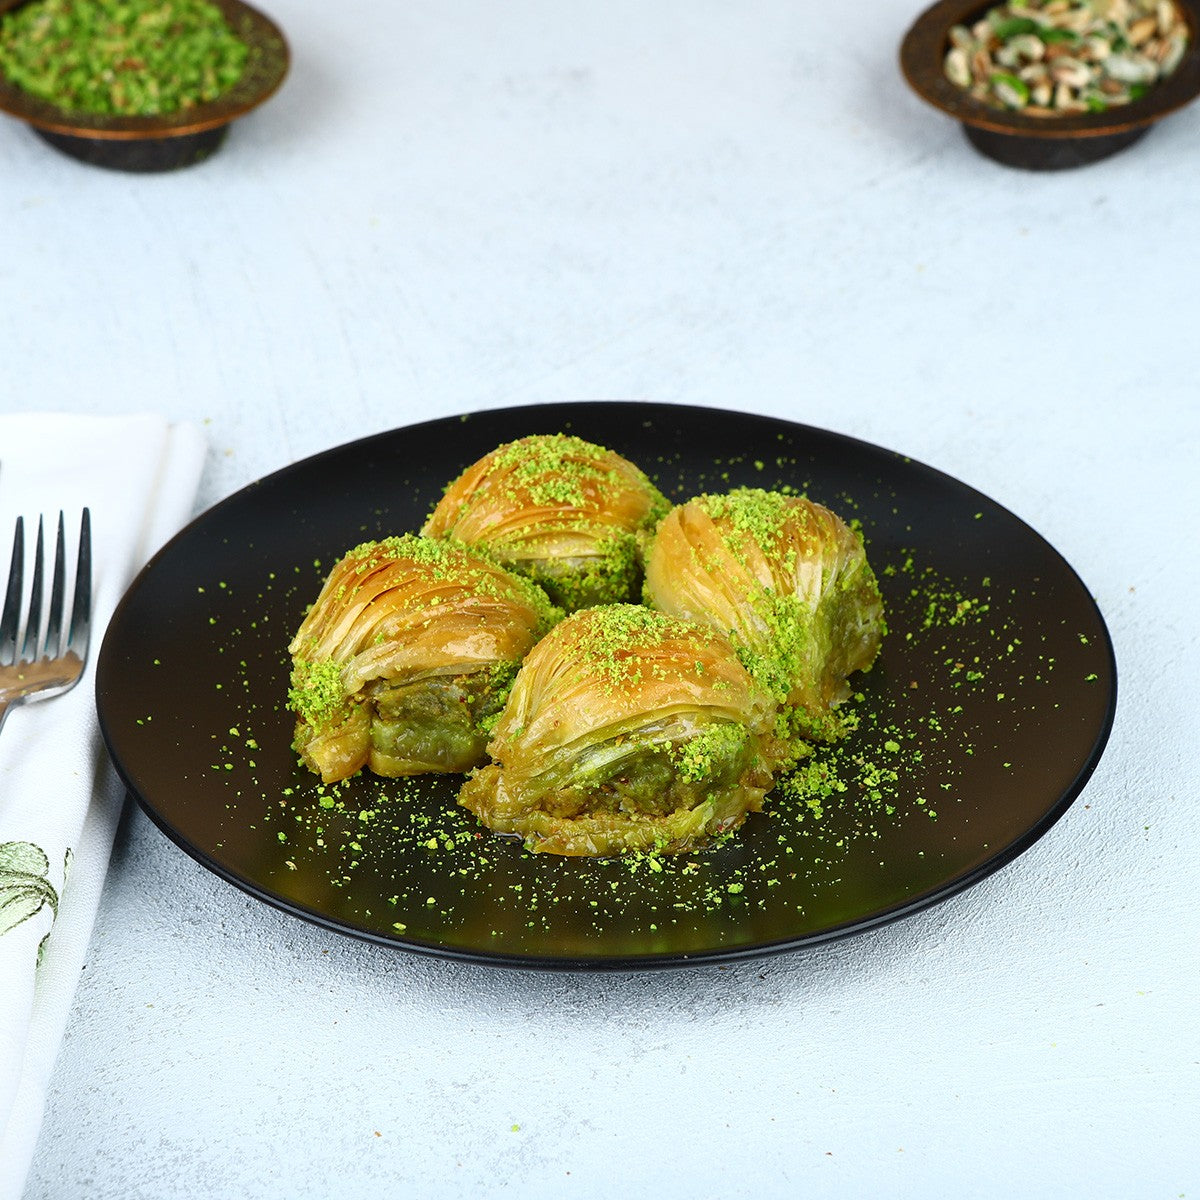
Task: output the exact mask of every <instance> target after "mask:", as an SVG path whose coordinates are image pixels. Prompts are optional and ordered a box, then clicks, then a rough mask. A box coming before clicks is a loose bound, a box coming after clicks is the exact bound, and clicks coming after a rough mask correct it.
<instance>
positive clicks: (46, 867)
mask: <svg viewBox="0 0 1200 1200" xmlns="http://www.w3.org/2000/svg"><path fill="white" fill-rule="evenodd" d="M49 871H50V860H49V859H48V858H47V857H46V852H45V851H44V850H43V849H42V848H41V847H40V846H35V845H34V844H33V843H32V842H4V843H0V934H5V933H7V932H8V931H9V930H10V929H15V928H16V927H17V926H18V925H20V924H21V922H22V921H28V920H29V918H30V917H35V916H37V914H38V913H39V912H41V911H42V907H43V905H46V904H48V905H49V906H50V909H51V912H52V913H53V914H54V916H56V917H57V916H58V893H57V892H56V891H55V890H54V885H53V884H52V883H51V882H50V880H49V879H47V878H46V876H47V874H48V873H49ZM39 957H40V956H39Z"/></svg>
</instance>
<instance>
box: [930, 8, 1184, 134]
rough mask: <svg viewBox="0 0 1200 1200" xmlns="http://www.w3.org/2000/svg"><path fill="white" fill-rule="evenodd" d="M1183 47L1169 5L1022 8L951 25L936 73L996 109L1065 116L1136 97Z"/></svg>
mask: <svg viewBox="0 0 1200 1200" xmlns="http://www.w3.org/2000/svg"><path fill="white" fill-rule="evenodd" d="M1187 45H1188V25H1187V21H1186V20H1185V19H1184V16H1183V14H1182V13H1181V12H1180V10H1179V7H1178V5H1177V4H1175V3H1174V0H1029V3H1026V4H1002V5H999V6H997V7H996V8H993V9H990V10H989V11H988V12H987V13H986V14H985V15H984V16H983V17H982V18H981V19H980V20H978V21H976V22H975V23H974V24H973V25H971V26H969V27H968V26H966V25H955V26H954V27H953V28H952V29H951V30H950V49H949V50H948V51H947V53H946V58H945V62H944V70H945V73H946V78H947V79H949V80H950V82H951V83H953V84H955V85H957V86H958V87H961V88H963V89H964V90H965V91H967V92H969V93H970V94H971V95H972V96H974V97H975V98H976V99H978V100H981V101H983V102H984V103H985V104H990V105H992V106H993V107H995V108H1004V109H1010V110H1019V111H1021V112H1024V113H1028V114H1029V115H1030V116H1039V117H1055V116H1067V115H1075V114H1078V113H1088V112H1103V111H1104V110H1106V109H1109V108H1112V107H1114V106H1117V105H1121V104H1128V103H1129V102H1130V101H1132V100H1137V99H1138V98H1139V97H1141V96H1144V95H1145V94H1146V92H1147V91H1149V90H1150V88H1152V87H1154V85H1155V84H1156V83H1158V82H1159V81H1160V80H1162V79H1165V78H1166V77H1167V76H1168V75H1170V74H1171V72H1172V71H1174V70H1175V68H1176V67H1177V66H1178V65H1179V63H1180V60H1181V59H1182V58H1183V55H1184V52H1185V51H1186V49H1187Z"/></svg>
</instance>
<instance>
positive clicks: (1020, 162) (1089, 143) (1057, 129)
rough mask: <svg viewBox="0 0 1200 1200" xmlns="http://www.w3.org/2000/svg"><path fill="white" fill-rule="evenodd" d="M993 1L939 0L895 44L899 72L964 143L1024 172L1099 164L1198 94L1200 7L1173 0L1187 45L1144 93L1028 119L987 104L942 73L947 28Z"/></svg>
mask: <svg viewBox="0 0 1200 1200" xmlns="http://www.w3.org/2000/svg"><path fill="white" fill-rule="evenodd" d="M997 2H998V0H990V2H989V0H984V2H983V3H981V2H980V0H939V2H938V3H937V4H934V5H933V6H932V7H931V8H928V9H926V10H925V12H923V13H922V14H921V15H920V16H919V17H918V18H917V20H916V22H915V23H914V24H913V26H912V28H911V29H909V31H908V33H907V34H906V35H905V37H904V40H903V42H902V43H901V45H900V69H901V70H902V71H903V72H904V77H905V79H906V80H907V81H908V83H909V86H910V87H911V88H912V89H913V91H915V92H916V93H917V95H918V96H920V97H921V99H923V100H926V101H928V103H930V104H932V105H933V106H934V107H935V108H939V109H941V110H942V112H944V113H946V114H948V115H949V116H951V117H954V118H955V120H957V121H959V122H961V124H962V127H963V132H964V133H965V134H966V136H967V140H968V141H970V143H971V144H972V145H973V146H974V147H975V149H977V150H978V151H980V153H982V154H985V155H987V156H988V158H991V159H994V160H995V161H996V162H1000V163H1004V164H1005V165H1006V166H1010V167H1023V168H1025V169H1026V170H1030V171H1056V170H1063V169H1065V168H1068V167H1081V166H1084V165H1085V164H1087V163H1093V162H1098V161H1099V160H1100V159H1103V158H1107V157H1108V156H1109V155H1110V154H1115V153H1117V151H1119V150H1123V149H1125V147H1126V146H1130V145H1132V144H1133V143H1134V142H1136V141H1137V140H1138V139H1139V138H1141V137H1142V136H1144V135H1145V134H1146V133H1147V132H1148V131H1149V129H1150V128H1151V126H1153V125H1154V123H1155V122H1156V121H1160V120H1162V118H1163V117H1165V116H1168V115H1169V114H1171V113H1173V112H1175V111H1176V110H1177V109H1180V108H1182V107H1183V106H1184V105H1185V104H1188V103H1190V102H1191V101H1192V100H1194V99H1195V98H1196V96H1197V95H1198V94H1200V4H1198V3H1197V0H1176V3H1177V4H1178V5H1179V9H1180V11H1181V12H1182V14H1183V16H1184V19H1185V20H1186V21H1187V23H1188V31H1189V37H1188V46H1187V50H1186V52H1185V53H1184V56H1183V59H1182V61H1181V62H1180V63H1179V65H1178V66H1177V67H1176V68H1175V70H1174V71H1173V72H1172V73H1171V74H1170V75H1168V76H1167V77H1166V79H1163V80H1161V81H1160V82H1159V83H1156V84H1155V85H1154V86H1153V87H1152V88H1151V89H1150V90H1149V91H1148V92H1147V93H1146V94H1145V95H1144V96H1142V97H1141V98H1140V99H1138V100H1134V101H1132V102H1131V103H1129V104H1124V105H1120V106H1116V107H1113V108H1110V109H1108V110H1106V111H1105V112H1097V113H1081V114H1078V115H1070V116H1062V117H1031V116H1028V115H1026V114H1023V113H1021V112H1019V111H1008V110H1006V109H1000V108H993V107H992V106H991V105H989V104H985V103H983V102H982V101H980V100H977V99H975V97H974V96H971V95H970V94H969V93H968V92H966V91H965V90H964V89H962V88H960V87H958V86H957V85H956V84H953V83H951V82H950V80H948V79H947V78H946V76H945V73H944V71H943V67H942V64H943V61H944V60H945V57H946V51H947V50H948V49H949V48H950V28H951V26H954V25H968V26H969V25H971V24H973V23H974V22H975V21H977V20H978V19H979V18H980V17H982V16H983V15H984V13H986V12H987V11H988V10H989V9H991V8H994V7H995V5H996V3H997Z"/></svg>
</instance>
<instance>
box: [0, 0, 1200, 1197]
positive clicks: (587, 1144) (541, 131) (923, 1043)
mask: <svg viewBox="0 0 1200 1200" xmlns="http://www.w3.org/2000/svg"><path fill="white" fill-rule="evenodd" d="M271 11H272V13H273V15H274V16H276V17H277V19H278V20H279V21H280V22H281V24H282V25H283V26H284V27H285V29H286V30H287V32H288V34H289V36H290V39H291V41H292V44H293V49H294V53H295V64H294V69H293V73H292V76H291V78H290V80H289V81H288V83H287V84H286V85H285V88H284V90H283V92H281V93H280V95H279V96H277V97H276V98H275V100H273V101H272V102H271V103H270V104H269V105H268V106H267V107H265V108H264V109H262V110H261V111H260V112H258V113H257V114H255V115H254V116H252V117H251V118H249V119H247V120H246V121H244V122H242V123H241V124H240V125H239V126H238V127H237V128H235V130H234V132H233V134H232V135H231V137H230V139H229V142H228V144H227V145H226V146H225V147H224V148H223V149H222V151H221V152H220V154H219V155H218V156H217V157H216V158H214V159H213V160H212V161H211V162H209V163H207V164H204V165H202V166H200V167H196V168H193V169H191V170H189V171H185V172H182V173H179V174H177V175H172V176H162V177H143V178H138V177H133V176H121V175H112V174H108V173H105V172H101V171H98V170H94V169H90V168H85V167H82V166H80V165H78V164H76V163H74V162H72V161H71V160H68V159H66V158H63V157H60V156H58V155H56V154H55V153H54V152H53V151H51V150H49V149H48V148H47V147H45V146H44V145H43V144H42V143H40V142H39V141H38V140H36V139H35V138H34V137H32V136H31V135H30V134H29V133H27V132H26V131H25V130H23V129H21V128H20V127H18V126H17V125H15V124H11V123H10V124H5V125H4V126H3V128H0V180H2V181H3V182H2V183H0V190H2V195H3V203H4V210H5V217H4V221H3V224H2V225H0V291H2V294H3V297H4V302H3V304H2V305H0V347H2V348H3V354H2V358H0V389H2V390H0V405H4V406H10V405H11V406H12V407H27V406H28V405H29V404H30V403H31V397H32V398H33V400H34V402H36V399H37V398H38V397H45V402H46V407H55V408H61V407H65V408H71V409H78V410H80V411H97V412H118V411H127V410H128V409H130V408H131V407H140V406H143V405H153V406H154V407H157V408H159V409H161V410H162V411H163V412H164V413H165V414H166V415H167V416H169V417H172V418H177V419H178V418H194V419H201V420H204V421H205V422H207V430H208V434H209V436H210V438H211V439H212V446H213V449H212V451H211V454H210V460H209V464H208V470H207V473H206V476H205V480H204V483H203V485H202V489H203V490H202V501H203V502H204V503H210V502H213V501H215V500H217V499H219V498H221V497H222V496H224V495H226V494H228V493H229V492H230V491H232V490H234V489H235V488H237V487H239V486H241V485H242V484H244V483H246V482H249V481H250V480H252V479H253V478H255V477H257V476H259V475H261V474H263V473H265V472H267V471H269V470H272V469H274V468H276V467H278V466H282V465H284V464H286V463H287V462H289V461H292V460H293V459H295V458H297V457H301V456H304V455H307V454H309V453H311V452H313V451H316V450H319V449H322V448H324V447H326V446H329V445H333V444H336V443H337V442H340V441H343V440H346V438H348V437H350V436H357V435H360V434H367V433H371V432H375V431H377V430H380V429H385V428H389V427H392V426H395V425H400V424H404V423H405V422H408V421H410V420H413V419H417V418H420V417H425V416H436V415H440V414H448V413H454V412H461V411H466V410H469V409H474V408H483V407H493V406H497V405H504V404H512V403H525V402H538V401H551V400H566V399H582V398H592V397H635V398H644V399H648V400H654V401H679V402H688V403H698V404H709V405H724V406H729V407H734V408H742V409H749V410H754V411H759V412H766V413H772V414H778V415H782V416H789V417H794V418H796V419H800V420H804V421H808V422H811V423H814V424H818V425H823V426H826V427H829V428H833V429H837V430H839V431H842V432H845V433H850V434H853V435H856V436H860V437H864V438H867V439H868V440H871V441H874V442H878V443H882V444H884V445H888V446H891V447H893V448H895V449H898V450H902V451H904V452H906V453H908V454H911V455H912V456H914V457H915V458H918V459H922V460H924V461H926V462H929V463H932V464H933V465H935V466H938V467H940V468H942V469H943V470H946V471H948V472H950V473H952V474H955V475H958V476H959V477H961V478H964V479H966V480H967V481H968V482H970V483H972V484H974V485H975V486H977V487H978V488H980V489H981V490H982V491H984V492H987V493H988V494H990V495H992V496H993V497H995V498H996V499H997V500H999V501H1000V502H1001V503H1003V504H1005V505H1007V506H1008V507H1010V508H1012V509H1013V510H1014V511H1016V512H1017V513H1018V514H1019V515H1021V516H1023V517H1025V518H1026V519H1027V520H1029V521H1030V522H1031V523H1032V524H1034V525H1035V526H1036V527H1037V528H1038V529H1039V530H1040V531H1041V532H1042V533H1043V534H1045V535H1046V536H1047V537H1048V538H1049V539H1050V541H1051V542H1053V543H1054V544H1055V545H1056V546H1057V547H1058V548H1059V549H1060V550H1061V551H1062V552H1063V554H1064V555H1065V556H1066V557H1067V559H1068V560H1069V561H1070V562H1071V563H1072V564H1073V565H1074V566H1075V568H1076V569H1077V570H1078V571H1079V572H1080V574H1081V575H1082V576H1083V578H1084V579H1085V580H1086V581H1087V582H1088V585H1089V586H1090V587H1091V588H1092V589H1093V591H1094V593H1095V594H1096V596H1097V598H1098V600H1099V603H1100V606H1101V608H1102V610H1103V612H1104V614H1105V617H1106V619H1107V620H1108V622H1109V624H1110V628H1111V630H1112V634H1113V638H1114V641H1115V643H1116V648H1117V655H1118V662H1119V667H1120V673H1121V688H1122V690H1121V703H1120V710H1119V713H1118V717H1117V724H1116V728H1115V730H1114V733H1113V737H1112V741H1111V743H1110V746H1109V749H1108V752H1107V753H1106V755H1105V757H1104V759H1103V761H1102V763H1101V765H1100V767H1099V769H1098V770H1097V772H1096V774H1095V776H1094V777H1093V779H1092V781H1091V783H1090V784H1089V786H1088V788H1087V790H1086V791H1085V793H1084V795H1083V796H1082V797H1081V799H1080V800H1079V801H1078V802H1077V803H1076V804H1075V805H1074V806H1073V807H1072V809H1071V810H1070V811H1069V812H1068V813H1067V815H1066V817H1065V818H1064V819H1063V820H1062V821H1061V822H1060V823H1059V824H1058V825H1057V826H1055V827H1054V829H1053V830H1052V831H1051V832H1050V833H1049V834H1048V835H1047V836H1046V837H1045V838H1044V839H1043V840H1042V841H1041V842H1039V843H1038V844H1037V845H1035V846H1034V847H1033V848H1032V849H1031V850H1030V851H1029V852H1028V853H1027V854H1025V855H1024V856H1023V857H1021V858H1020V859H1018V860H1017V861H1016V862H1015V863H1013V864H1011V865H1010V866H1009V867H1007V868H1005V869H1004V870H1002V871H1001V872H1000V873H999V874H997V875H995V876H993V877H992V878H990V879H989V880H987V881H986V882H984V883H983V884H981V885H979V886H978V887H976V888H974V889H972V890H971V891H969V892H967V893H965V894H964V895H961V896H959V897H957V898H955V899H953V900H951V901H949V902H947V903H945V904H943V905H940V906H938V907H937V908H935V909H933V910H931V911H929V912H926V913H923V914H921V915H919V916H916V917H913V918H910V919H908V920H906V921H904V922H902V923H900V924H897V925H893V926H890V927H887V928H884V929H881V930H878V931H876V932H873V933H871V934H868V935H865V936H860V937H858V938H855V939H852V940H849V941H846V942H842V943H837V944H834V945H830V946H826V947H823V948H820V949H817V950H813V951H810V952H804V953H798V954H792V955H787V956H783V957H778V958H774V959H769V960H765V961H763V962H760V963H747V964H741V965H737V966H733V967H729V968H727V969H719V968H716V967H709V968H705V969H699V970H693V971H689V972H686V973H668V974H652V975H645V976H600V977H597V976H582V975H581V976H558V975H553V976H542V975H536V974H520V973H504V972H496V971H490V970H486V969H482V968H478V967H473V966H467V965H454V964H442V963H437V962H430V961H424V960H422V959H419V958H415V957H408V956H405V955H401V954H387V953H381V952H380V951H378V950H374V949H371V948H369V947H366V946H363V945H359V944H358V943H356V942H354V941H351V940H349V939H344V938H339V937H336V936H334V935H331V934H326V933H324V932H322V931H319V930H317V929H315V928H311V927H309V926H308V925H305V924H302V923H300V922H298V921H295V920H292V919H289V918H286V917H284V916H282V915H280V914H277V913H276V912H274V911H273V910H271V909H268V908H266V907H264V906H262V905H259V904H257V903H254V902H252V901H250V900H249V899H247V898H246V897H244V896H243V895H242V894H241V893H240V892H237V891H235V890H234V889H232V888H230V887H228V886H226V885H225V884H223V883H221V882H220V881H218V880H217V879H216V878H215V877H213V876H211V875H209V874H207V873H206V872H204V871H203V870H202V869H201V868H200V867H198V866H196V865H195V864H193V863H192V861H191V860H190V859H188V858H187V857H185V856H184V855H183V854H182V853H181V852H179V851H177V850H176V849H175V848H174V847H173V846H172V845H170V844H169V843H168V842H167V840H166V839H165V838H163V837H162V836H161V835H160V834H159V833H158V832H157V831H156V830H155V829H154V828H153V827H152V826H151V825H150V823H149V822H148V821H147V820H146V818H144V817H143V816H142V815H141V814H140V813H139V812H136V811H132V810H131V811H129V812H128V813H127V814H126V819H125V822H124V824H123V827H122V829H121V831H120V834H119V836H118V843H117V851H116V857H115V860H114V864H113V869H112V871H111V874H110V878H109V883H108V889H107V892H106V895H105V898H104V902H103V905H102V909H101V913H100V919H99V922H98V925H97V928H96V932H95V935H94V942H93V946H92V951H91V955H90V958H89V961H88V965H87V968H86V970H85V971H84V973H83V978H82V981H81V986H80V989H79V993H78V997H77V1000H76V1006H75V1011H74V1014H73V1017H72V1021H71V1024H70V1027H69V1030H68V1036H67V1040H66V1042H65V1044H64V1047H63V1051H62V1054H61V1057H60V1061H59V1065H58V1070H57V1073H56V1077H55V1081H54V1085H53V1088H52V1092H51V1096H50V1107H49V1111H48V1113H47V1117H46V1123H45V1126H44V1130H43V1134H42V1138H41V1142H40V1144H39V1148H38V1153H37V1157H36V1160H35V1163H34V1168H33V1172H32V1175H31V1177H30V1181H29V1187H28V1191H27V1197H28V1200H76V1198H79V1200H82V1198H85V1197H86V1198H88V1200H95V1198H110V1197H111V1198H118V1197H119V1198H122V1200H125V1198H137V1197H156V1198H157V1197H163V1196H185V1195H186V1196H190V1197H218V1196H222V1197H223V1196H238V1197H268V1196H270V1197H274V1196H280V1195H288V1196H294V1197H308V1196H312V1197H329V1196H339V1197H340V1196H349V1197H360V1196H361V1197H366V1196H379V1195H422V1196H438V1195H447V1196H449V1195H459V1194H469V1193H474V1194H509V1195H533V1196H547V1197H549V1196H560V1195H566V1196H579V1197H583V1196H589V1197H590V1196H602V1195H611V1194H619V1193H620V1192H622V1191H624V1192H626V1193H630V1194H635V1195H636V1194H649V1193H650V1192H651V1191H653V1193H654V1194H657V1195H671V1196H675V1195H679V1196H689V1197H694V1196H707V1195H721V1196H735V1195H736V1196H763V1195H772V1196H773V1195H780V1196H782V1195H787V1196H795V1195H804V1196H816V1195H831V1196H832V1195H837V1196H855V1195H873V1196H894V1197H914V1198H915V1197H922V1198H924V1197H929V1196H938V1195H953V1196H955V1197H974V1196H980V1197H993V1196H995V1197H1007V1196H1012V1195H1053V1196H1068V1195H1070V1196H1087V1197H1101V1198H1103V1197H1113V1198H1118V1197H1119V1198H1122V1200H1124V1198H1127V1197H1165V1198H1170V1200H1175V1198H1177V1197H1179V1196H1180V1195H1186V1196H1188V1197H1197V1196H1200V1154H1198V1152H1197V1150H1196V1137H1195V1123H1196V1115H1197V1112H1198V1111H1200V1012H1198V1002H1197V983H1196V980H1197V978H1198V971H1197V968H1198V966H1200V963H1198V958H1200V950H1198V946H1200V923H1198V921H1197V917H1196V879H1197V865H1196V864H1197V859H1198V851H1200V808H1198V806H1197V805H1196V801H1195V787H1196V782H1197V780H1200V751H1198V748H1197V737H1196V726H1197V719H1196V713H1197V710H1198V709H1200V687H1198V685H1197V675H1198V672H1200V641H1198V637H1197V632H1196V631H1197V625H1196V616H1195V600H1194V598H1195V596H1196V595H1197V593H1198V592H1200V566H1198V563H1197V554H1196V550H1195V525H1196V518H1197V515H1198V510H1200V485H1198V484H1197V470H1198V467H1200V415H1198V414H1200V389H1198V387H1197V384H1196V376H1197V371H1196V354H1195V344H1194V343H1195V328H1196V316H1197V304H1196V300H1195V295H1196V289H1195V266H1196V259H1195V248H1196V246H1197V245H1200V205H1197V203H1196V188H1195V179H1196V162H1197V155H1198V154H1200V108H1193V109H1191V110H1188V111H1185V112H1183V113H1181V114H1178V115H1177V116H1175V117H1174V118H1172V119H1171V120H1169V121H1167V122H1166V123H1164V124H1163V125H1162V126H1161V127H1160V128H1158V129H1157V130H1155V131H1154V132H1153V133H1152V134H1151V135H1150V136H1149V137H1148V138H1147V139H1146V140H1145V141H1144V142H1142V143H1141V144H1140V145H1138V146H1136V147H1135V148H1133V149H1132V150H1130V151H1127V152H1126V153H1124V154H1122V155H1120V156H1118V157H1116V158H1114V159H1111V160H1109V161H1108V162H1105V163H1102V164H1099V165H1096V166H1093V167H1090V168H1087V169H1084V170H1080V171H1074V172H1067V173H1063V174H1057V175H1049V176H1045V177H1043V176H1034V175H1026V174H1022V173H1019V172H1014V171H1009V170H1006V169H1004V168H1001V167H998V166H995V165H993V164H991V163H989V162H987V161H985V160H984V159H982V158H979V157H978V156H976V155H975V154H974V152H973V151H971V150H970V149H969V148H968V147H967V145H966V144H965V142H964V141H963V139H962V137H961V135H960V134H959V132H958V130H957V129H956V128H955V127H954V126H953V125H952V124H950V123H949V122H947V121H946V120H945V119H943V118H942V117H940V116H939V115H938V114H937V113H935V112H933V111H932V110H930V109H927V108H925V107H924V106H922V105H921V104H919V102H917V101H916V100H915V99H912V98H911V97H910V96H909V95H908V93H907V92H906V90H905V88H904V85H903V84H902V82H901V80H900V78H899V75H898V72H897V70H896V67H895V53H896V48H897V45H898V43H899V40H900V37H901V35H902V34H903V32H904V29H905V28H906V27H907V25H908V23H909V21H910V20H911V18H912V17H913V16H914V15H915V11H916V6H915V5H912V6H910V5H909V4H907V3H902V2H901V0H874V2H873V3H870V4H862V5H824V6H817V5H808V4H803V5H802V4H794V3H782V2H776V0H758V2H754V3H745V4H740V5H732V4H725V3H716V2H712V0H690V2H688V3H682V2H674V3H672V2H668V0H663V2H660V3H656V4H650V5H647V4H640V3H633V2H632V0H624V2H622V0H610V2H608V3H604V4H584V3H575V2H571V3H561V2H559V3H551V2H550V0H514V3H511V4H504V5H496V4H491V3H487V2H485V0H450V2H449V3H443V2H434V0H423V2H420V3H416V2H408V0H405V2H400V0H396V2H394V3H386V4H385V3H366V2H365V0H345V2H344V3H341V4H338V5H330V4H318V3H317V2H316V0H276V2H275V3H274V5H273V6H271ZM514 1125H517V1126H519V1129H518V1130H516V1131H513V1129H512V1127H513V1126H514ZM0 1169H3V1168H2V1167H0Z"/></svg>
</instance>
